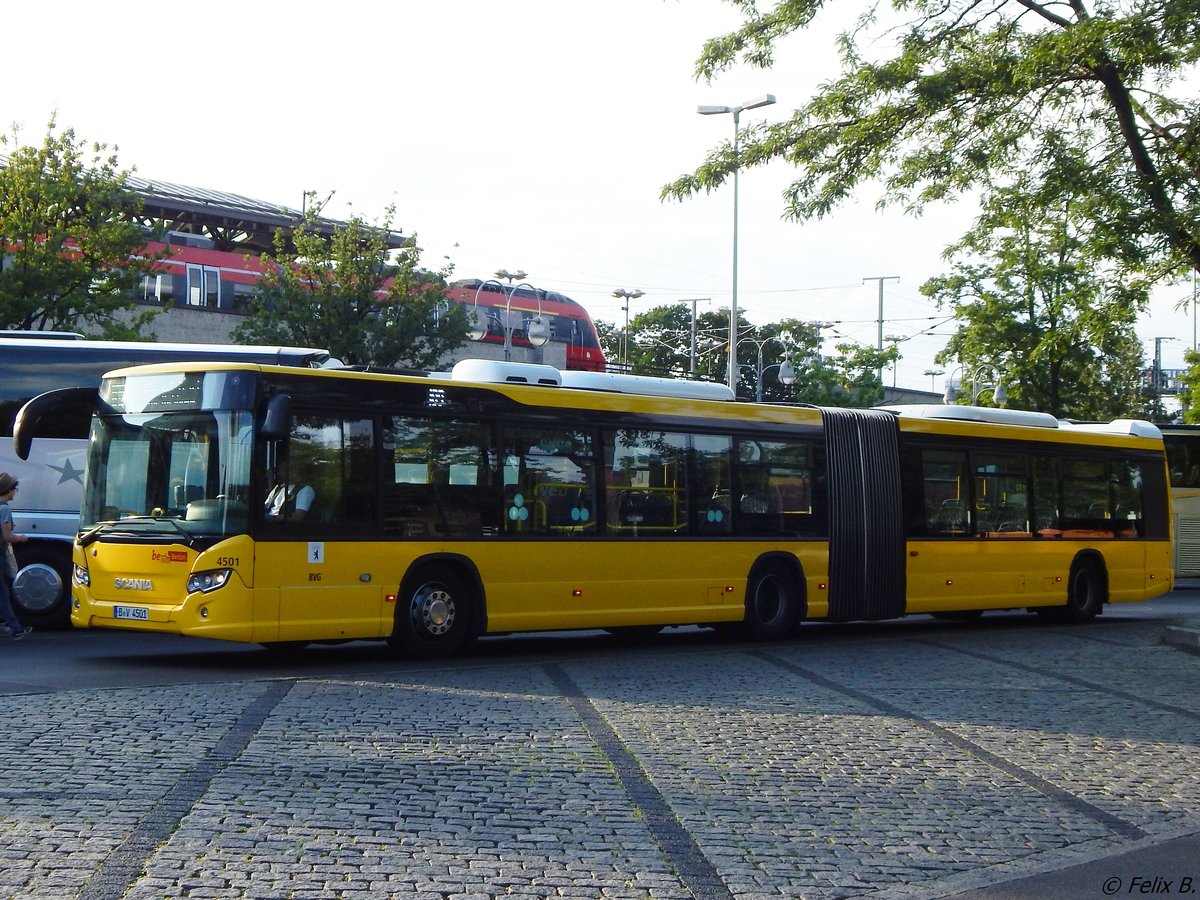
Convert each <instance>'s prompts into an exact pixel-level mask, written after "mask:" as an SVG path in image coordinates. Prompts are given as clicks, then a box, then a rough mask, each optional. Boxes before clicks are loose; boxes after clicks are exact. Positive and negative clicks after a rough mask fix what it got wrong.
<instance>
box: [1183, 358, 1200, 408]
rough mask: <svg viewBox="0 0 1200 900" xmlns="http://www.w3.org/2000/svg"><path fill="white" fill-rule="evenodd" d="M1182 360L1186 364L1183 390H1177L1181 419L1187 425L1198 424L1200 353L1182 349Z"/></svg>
mask: <svg viewBox="0 0 1200 900" xmlns="http://www.w3.org/2000/svg"><path fill="white" fill-rule="evenodd" d="M1183 362H1184V365H1186V366H1187V372H1186V374H1185V375H1184V376H1183V390H1181V391H1180V392H1179V403H1180V405H1181V406H1182V408H1183V421H1184V423H1185V424H1187V425H1200V353H1197V352H1196V351H1195V350H1184V351H1183Z"/></svg>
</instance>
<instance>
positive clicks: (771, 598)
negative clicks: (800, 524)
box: [742, 563, 800, 641]
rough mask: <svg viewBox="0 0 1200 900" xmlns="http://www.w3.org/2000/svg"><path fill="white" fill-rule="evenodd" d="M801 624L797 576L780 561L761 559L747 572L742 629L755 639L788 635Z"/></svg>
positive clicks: (770, 639) (764, 639)
mask: <svg viewBox="0 0 1200 900" xmlns="http://www.w3.org/2000/svg"><path fill="white" fill-rule="evenodd" d="M799 624H800V597H799V593H798V592H797V589H796V579H795V578H794V577H793V576H792V574H791V572H789V571H788V570H787V568H785V567H784V566H782V565H780V564H779V563H764V564H763V565H760V566H757V567H756V568H755V569H754V571H753V572H751V573H750V581H749V583H748V584H747V586H746V617H745V618H744V619H743V620H742V629H743V631H744V632H745V634H746V636H747V637H749V638H752V639H753V640H756V641H778V640H782V639H784V638H786V637H789V636H790V635H791V634H792V632H793V631H794V630H795V629H796V626H797V625H799Z"/></svg>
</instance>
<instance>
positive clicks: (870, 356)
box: [596, 303, 898, 407]
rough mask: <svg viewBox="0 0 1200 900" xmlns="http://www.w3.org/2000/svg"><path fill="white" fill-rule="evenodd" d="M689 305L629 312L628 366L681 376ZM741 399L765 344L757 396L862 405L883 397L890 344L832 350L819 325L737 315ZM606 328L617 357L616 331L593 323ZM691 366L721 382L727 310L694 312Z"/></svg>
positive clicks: (753, 388) (754, 380)
mask: <svg viewBox="0 0 1200 900" xmlns="http://www.w3.org/2000/svg"><path fill="white" fill-rule="evenodd" d="M691 316H692V311H691V307H690V306H689V305H688V304H686V303H679V304H673V305H670V306H659V307H655V308H654V309H651V310H648V311H646V312H644V313H640V314H638V315H637V316H634V317H633V318H632V319H631V320H630V322H629V332H630V333H629V362H630V371H631V372H633V373H634V374H641V375H660V376H673V377H687V376H689V375H690V374H691V361H692V346H691V339H692V338H691V329H692V323H691ZM738 324H739V328H738V330H739V333H740V334H741V335H742V337H741V340H740V345H739V348H738V350H739V352H738V362H739V364H740V368H739V373H738V374H739V378H738V386H737V396H738V399H739V400H753V399H755V398H756V397H757V396H758V378H759V374H760V373H759V368H758V346H757V344H756V343H755V342H763V347H762V349H763V368H762V373H761V374H762V382H763V383H762V397H763V400H764V401H767V402H773V403H793V402H795V403H812V404H817V405H824V406H853V407H868V406H872V405H874V404H876V403H878V402H879V401H880V400H882V399H883V384H882V382H880V380H879V375H878V371H879V369H880V368H882V367H884V366H886V365H889V364H890V363H892V362H893V361H895V359H896V357H897V355H898V354H897V351H896V349H895V348H894V347H890V348H888V349H887V350H883V351H879V350H876V349H875V348H873V347H864V346H862V345H860V344H850V343H843V344H839V345H838V346H837V348H836V349H837V352H836V354H834V355H832V356H829V355H824V354H822V352H821V345H822V340H821V331H820V326H819V325H818V324H816V323H812V322H801V321H798V320H796V319H785V320H783V321H781V322H775V323H770V324H767V325H759V326H756V325H751V324H750V323H749V322H746V321H745V320H742V319H740V317H739V323H738ZM596 327H597V329H598V330H599V331H600V333H601V334H602V335H603V334H609V335H611V336H612V337H611V338H610V340H611V342H612V344H611V347H610V346H609V345H608V344H606V345H605V347H606V352H610V353H612V354H613V355H612V356H610V358H612V359H616V358H618V356H619V347H620V336H619V334H620V333H619V331H618V330H617V329H616V328H615V327H614V326H612V325H609V324H608V323H606V322H597V323H596ZM785 358H786V359H788V360H789V361H790V362H791V363H792V365H793V367H794V369H795V372H796V380H795V383H794V384H791V385H787V384H784V383H783V382H781V381H780V380H779V367H780V364H781V363H782V362H783V360H784V359H785ZM695 359H696V371H695V376H696V377H697V378H699V379H701V380H704V381H717V382H724V381H725V380H726V378H727V374H726V372H727V370H726V366H727V365H728V359H729V312H728V311H727V310H716V311H713V312H705V313H701V314H700V315H698V316H697V317H696V347H695Z"/></svg>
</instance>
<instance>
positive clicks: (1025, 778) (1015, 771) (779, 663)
mask: <svg viewBox="0 0 1200 900" xmlns="http://www.w3.org/2000/svg"><path fill="white" fill-rule="evenodd" d="M922 643H931V644H933V643H935V642H933V641H925V642H922ZM947 649H950V648H947ZM747 655H749V656H753V657H755V658H757V659H761V660H763V661H764V662H766V663H769V664H771V665H773V666H775V667H777V668H780V669H783V670H784V671H787V672H791V673H792V674H794V675H799V676H800V677H802V678H805V679H807V680H809V681H811V682H812V683H813V684H817V685H820V686H821V687H824V688H827V689H829V690H831V691H836V692H838V693H839V694H842V695H843V696H846V697H851V698H853V699H855V700H858V701H859V702H861V703H865V704H867V705H868V706H871V707H874V708H875V709H877V710H879V711H880V712H883V713H887V714H888V715H890V716H896V717H897V718H901V719H904V720H906V721H909V722H912V723H913V724H914V725H917V726H919V727H920V728H923V729H925V730H926V731H928V732H929V733H931V734H933V735H935V736H937V737H939V738H941V739H942V740H943V741H945V742H946V743H948V744H951V745H953V746H955V747H957V748H959V749H960V750H963V751H965V752H967V753H970V754H971V755H972V756H974V757H976V758H977V759H980V760H982V761H983V762H986V763H987V764H988V765H990V766H992V767H993V768H995V769H998V770H1000V771H1001V772H1004V773H1005V774H1007V775H1009V776H1010V777H1012V778H1015V779H1017V780H1018V781H1020V782H1021V783H1022V784H1025V785H1027V786H1029V787H1031V788H1033V789H1034V790H1035V791H1037V792H1038V793H1040V794H1042V795H1044V796H1046V797H1049V798H1050V799H1052V800H1055V801H1057V802H1058V803H1061V804H1062V805H1063V806H1065V807H1067V808H1068V809H1070V810H1072V811H1074V812H1076V813H1079V814H1080V815H1083V816H1085V817H1086V818H1089V819H1091V820H1092V821H1093V822H1097V823H1098V824H1100V825H1103V826H1104V827H1105V828H1108V829H1109V830H1110V831H1112V832H1114V833H1115V834H1119V835H1121V836H1122V837H1125V838H1128V839H1131V840H1137V839H1140V838H1144V837H1146V836H1147V834H1146V832H1145V831H1143V830H1142V829H1141V828H1139V827H1138V826H1137V825H1135V824H1133V823H1132V822H1127V821H1125V820H1124V819H1122V818H1120V817H1118V816H1114V815H1113V814H1112V813H1109V812H1106V811H1105V810H1103V809H1100V808H1099V807H1098V806H1095V805H1093V804H1091V803H1089V802H1088V801H1086V800H1084V799H1083V798H1082V797H1078V796H1076V795H1075V794H1072V793H1071V792H1070V791H1067V790H1065V789H1063V788H1061V787H1059V786H1058V785H1056V784H1054V783H1053V782H1051V781H1047V780H1046V779H1045V778H1042V777H1041V776H1040V775H1037V774H1035V773H1034V772H1031V771H1029V770H1028V769H1026V768H1024V767H1022V766H1019V765H1017V764H1016V763H1013V762H1011V761H1009V760H1007V759H1005V758H1004V757H1002V756H999V755H997V754H995V753H993V752H992V751H990V750H988V749H986V748H985V747H983V746H981V745H980V744H977V743H975V742H974V741H972V740H969V739H967V738H965V737H963V736H962V735H959V734H955V733H954V732H953V731H951V730H950V729H948V728H945V727H943V726H941V725H938V724H937V723H936V722H933V721H931V720H930V719H926V718H925V717H924V716H920V715H917V714H916V713H914V712H911V711H910V710H907V709H904V708H903V707H900V706H896V705H895V704H893V703H889V702H888V701H887V700H883V699H881V698H879V697H875V696H872V695H871V694H868V693H866V692H865V691H860V690H858V689H857V688H852V687H849V686H847V685H844V684H841V683H839V682H837V681H834V680H833V679H831V678H827V677H825V676H824V675H820V674H818V673H817V672H814V671H812V670H811V669H807V668H805V667H804V666H799V665H796V664H795V663H793V662H790V661H788V660H786V659H782V658H780V657H778V656H775V655H774V654H772V653H769V652H766V651H763V650H752V651H747Z"/></svg>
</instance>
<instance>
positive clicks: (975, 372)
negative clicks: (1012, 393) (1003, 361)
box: [925, 363, 1008, 406]
mask: <svg viewBox="0 0 1200 900" xmlns="http://www.w3.org/2000/svg"><path fill="white" fill-rule="evenodd" d="M955 372H961V373H962V377H961V378H960V379H959V382H958V385H955V383H954V373H955ZM925 374H927V375H928V374H929V373H928V372H926V373H925ZM988 375H990V376H991V379H992V380H991V381H984V377H985V376H988ZM963 379H966V380H968V381H970V382H971V405H972V406H978V405H979V395H980V394H982V393H983V392H984V391H991V392H992V396H993V397H994V398H995V400H996V405H997V406H1003V405H1004V404H1005V403H1007V402H1008V391H1007V390H1005V388H1004V381H1003V380H1002V379H1001V378H1000V371H999V369H997V368H996V367H995V366H993V365H989V364H987V363H984V364H983V365H981V366H976V367H975V368H974V369H972V370H970V371H968V370H967V367H966V366H958V367H957V368H955V369H951V370H950V375H949V376H948V377H947V378H946V393H945V400H946V404H947V405H949V404H952V403H954V402H955V401H957V400H958V392H959V390H960V389H961V386H962V381H963Z"/></svg>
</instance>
